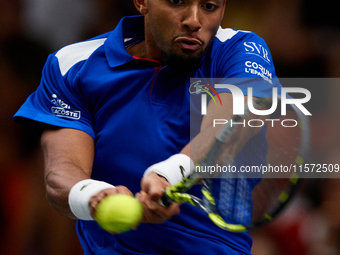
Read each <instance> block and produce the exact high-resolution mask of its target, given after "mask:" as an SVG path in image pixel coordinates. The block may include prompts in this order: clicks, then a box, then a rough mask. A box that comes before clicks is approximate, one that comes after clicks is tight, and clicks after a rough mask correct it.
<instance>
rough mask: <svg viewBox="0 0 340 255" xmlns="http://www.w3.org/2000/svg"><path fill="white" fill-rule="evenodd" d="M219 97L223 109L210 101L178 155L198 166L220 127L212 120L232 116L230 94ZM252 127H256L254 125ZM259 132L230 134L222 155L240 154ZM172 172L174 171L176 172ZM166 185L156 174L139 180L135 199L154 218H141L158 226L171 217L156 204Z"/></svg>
mask: <svg viewBox="0 0 340 255" xmlns="http://www.w3.org/2000/svg"><path fill="white" fill-rule="evenodd" d="M219 96H220V98H221V101H222V106H220V105H217V106H215V104H214V102H213V100H211V101H210V103H209V105H208V108H207V115H205V116H204V117H203V121H202V124H201V131H200V133H199V134H198V135H197V136H196V137H195V138H194V139H193V140H192V141H191V142H190V143H189V144H187V145H186V146H185V147H184V148H183V149H182V151H181V152H180V154H185V155H187V156H188V157H190V158H191V160H192V161H193V162H194V163H197V162H198V161H199V160H200V159H201V158H202V157H203V156H204V155H205V154H206V153H207V151H208V150H209V149H210V146H211V145H212V143H213V142H214V140H215V135H216V133H217V132H218V131H219V130H220V128H221V126H219V127H218V126H217V127H213V120H214V119H230V118H231V117H232V116H233V97H232V95H231V94H229V93H221V94H219ZM216 100H217V98H216ZM245 100H247V97H245ZM245 102H246V101H245ZM265 118H266V116H255V115H252V114H250V115H249V117H247V119H262V120H264V119H265ZM252 124H253V125H254V126H256V124H255V123H252ZM261 129H262V128H261V127H256V128H255V127H247V126H246V127H245V128H241V129H237V130H236V132H235V133H234V134H233V136H232V138H231V141H230V142H229V143H226V145H225V147H224V148H223V153H224V154H228V155H229V156H230V157H231V158H233V159H234V158H235V157H236V156H237V154H238V153H239V152H240V151H241V149H242V148H243V146H244V145H245V144H246V143H247V141H248V140H249V139H250V138H251V137H253V136H254V135H256V134H257V133H258V132H259V131H260V130H261ZM175 171H177V169H176V170H175ZM167 186H170V184H169V183H168V182H166V181H164V178H163V177H161V176H159V175H157V174H155V173H150V174H148V175H146V176H145V177H144V178H143V179H142V182H141V188H142V191H141V193H140V194H138V196H137V198H138V199H139V200H141V202H142V203H143V205H144V211H146V212H149V213H150V214H151V213H153V215H154V216H155V217H150V218H149V219H144V221H145V222H151V223H157V222H158V221H161V219H163V221H164V220H166V219H169V218H171V211H168V212H167V213H168V214H164V207H162V206H160V205H159V204H158V201H159V200H160V198H161V197H162V195H163V190H164V189H165V188H166V187H167ZM151 187H152V188H151ZM141 194H142V195H141ZM150 205H152V206H150ZM150 211H151V212H150ZM176 213H177V211H176ZM157 215H158V218H157ZM161 216H163V217H161Z"/></svg>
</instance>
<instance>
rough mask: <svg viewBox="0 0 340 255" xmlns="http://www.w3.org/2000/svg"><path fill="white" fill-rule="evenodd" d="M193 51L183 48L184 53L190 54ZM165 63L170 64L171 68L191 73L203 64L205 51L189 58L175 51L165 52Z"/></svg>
mask: <svg viewBox="0 0 340 255" xmlns="http://www.w3.org/2000/svg"><path fill="white" fill-rule="evenodd" d="M190 52H191V51H189V50H183V53H184V54H188V55H189V54H190ZM163 55H164V58H163V59H164V63H165V64H166V65H169V66H170V67H171V68H173V69H175V70H177V71H180V72H183V73H191V72H194V71H196V70H197V69H198V68H199V67H200V66H201V60H202V57H203V55H204V52H201V53H200V54H199V55H197V56H193V57H190V56H188V57H187V58H185V57H183V56H180V55H178V54H176V53H174V52H168V53H164V54H163Z"/></svg>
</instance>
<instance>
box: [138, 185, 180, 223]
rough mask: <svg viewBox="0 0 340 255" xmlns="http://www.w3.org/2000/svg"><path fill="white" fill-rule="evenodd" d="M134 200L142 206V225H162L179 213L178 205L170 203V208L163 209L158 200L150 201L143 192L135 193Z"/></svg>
mask: <svg viewBox="0 0 340 255" xmlns="http://www.w3.org/2000/svg"><path fill="white" fill-rule="evenodd" d="M136 198H137V199H138V200H139V201H140V202H141V203H142V205H143V209H144V213H143V219H142V222H144V223H163V222H165V221H166V220H168V219H170V218H171V217H173V216H174V215H176V214H178V213H179V212H180V208H179V204H178V203H172V204H171V205H170V206H168V207H164V206H162V205H160V204H159V203H158V201H159V200H157V201H153V200H151V199H150V198H149V197H148V195H147V193H146V192H144V191H141V192H140V193H137V194H136Z"/></svg>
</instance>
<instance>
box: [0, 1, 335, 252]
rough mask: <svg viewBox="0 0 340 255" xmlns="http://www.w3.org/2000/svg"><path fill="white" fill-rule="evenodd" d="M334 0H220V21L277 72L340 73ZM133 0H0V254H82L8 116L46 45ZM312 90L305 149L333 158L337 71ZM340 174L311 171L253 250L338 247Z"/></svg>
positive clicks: (104, 21)
mask: <svg viewBox="0 0 340 255" xmlns="http://www.w3.org/2000/svg"><path fill="white" fill-rule="evenodd" d="M336 4H337V2H336V1H334V0H324V1H322V2H320V1H316V0H308V1H307V0H286V1H275V0H274V1H273V0H257V1H252V0H241V1H240V0H228V1H227V9H226V13H225V18H224V20H223V23H222V26H223V27H232V28H237V29H241V30H248V31H254V32H256V33H257V34H258V35H260V36H261V37H263V38H264V39H265V41H266V42H267V44H268V46H269V48H270V50H271V53H272V56H273V59H274V63H275V67H276V73H277V76H278V77H280V78H338V77H339V76H340V19H339V18H338V15H337V5H336ZM134 14H137V11H136V10H135V9H134V6H133V3H132V1H118V0H0V106H1V107H0V108H1V109H2V110H1V112H0V131H1V133H2V134H3V135H2V136H1V137H0V176H1V178H0V226H1V228H0V254H6V255H7V254H8V255H31V254H34V255H40V254H41V255H43V254H44V255H46V254H48V255H54V254H58V255H60V254H63V255H71V254H72V255H77V254H82V249H81V247H80V244H79V241H78V239H77V236H76V231H75V221H72V220H69V219H67V218H65V217H62V216H60V215H59V214H58V213H57V212H56V211H55V210H54V209H53V208H52V207H50V206H49V205H48V203H47V200H46V198H45V191H44V184H43V165H42V158H41V152H40V148H39V141H38V137H36V135H35V134H34V133H32V132H31V131H30V130H27V129H26V128H24V127H22V126H20V125H19V124H16V123H15V122H14V121H13V120H12V119H11V118H12V116H13V115H14V113H15V112H16V111H17V110H18V108H19V107H20V105H21V104H22V103H23V102H24V101H25V99H26V98H27V97H28V95H29V94H30V93H32V92H33V91H34V90H35V89H36V87H37V86H38V85H39V80H40V76H41V70H42V67H43V65H44V62H45V60H46V58H47V55H48V54H49V53H52V52H54V51H56V50H58V49H59V48H61V47H63V46H65V45H67V44H70V43H74V42H77V41H79V40H83V39H88V38H91V37H93V36H96V35H99V34H101V33H104V32H107V31H110V30H112V29H114V27H115V26H116V25H117V23H118V21H119V20H120V18H121V17H123V16H126V15H134ZM331 81H332V82H331V84H326V85H325V84H320V85H319V86H316V85H310V86H309V84H301V87H306V88H307V89H309V90H310V91H311V93H312V98H313V100H312V101H313V102H315V103H313V104H312V105H311V106H310V107H311V108H308V109H309V110H310V111H311V112H312V114H313V116H312V118H311V124H312V133H313V141H312V156H313V159H314V160H316V161H317V163H339V162H340V159H339V155H340V132H339V130H340V123H339V122H340V118H339V117H340V116H339V109H340V100H339V99H338V97H339V96H340V87H339V86H338V85H337V81H338V80H337V79H332V80H331ZM339 212H340V181H339V179H337V178H333V179H319V180H317V179H315V180H311V181H310V182H308V185H305V186H304V187H303V188H302V190H301V191H300V195H299V196H298V197H297V198H296V199H295V201H294V202H293V203H292V205H291V206H290V207H289V208H288V210H286V212H285V213H284V214H283V215H282V217H280V218H279V219H278V220H277V221H276V222H275V223H274V224H272V225H270V226H268V227H265V228H263V229H261V230H259V231H256V232H253V233H251V234H252V236H253V238H254V247H253V253H254V255H267V254H268V255H287V254H290V255H295V254H299V255H304V254H306V255H314V254H318V255H333V254H340V217H339V216H338V215H339Z"/></svg>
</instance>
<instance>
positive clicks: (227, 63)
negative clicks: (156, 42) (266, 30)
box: [14, 16, 276, 255]
mask: <svg viewBox="0 0 340 255" xmlns="http://www.w3.org/2000/svg"><path fill="white" fill-rule="evenodd" d="M143 37H144V19H143V16H136V17H126V18H124V19H122V20H121V21H120V23H119V24H118V26H117V27H116V29H115V30H113V31H112V32H109V33H106V34H103V35H101V36H98V37H96V38H93V39H90V40H87V41H83V42H79V43H75V44H72V45H69V46H66V47H64V48H62V49H61V50H59V51H58V52H56V53H53V54H51V55H50V56H49V58H48V59H47V62H46V65H45V67H44V69H43V74H42V79H41V84H40V86H39V87H38V88H37V90H36V92H34V93H33V94H32V95H31V96H30V97H29V98H28V99H27V101H26V102H25V103H24V104H23V106H22V107H21V108H20V109H19V111H18V112H17V113H16V114H15V117H14V118H15V120H16V121H19V122H23V123H26V124H29V125H33V126H35V127H37V126H40V125H41V124H42V123H45V124H49V125H53V126H57V127H62V128H73V129H77V130H81V131H83V132H86V133H87V134H88V135H90V136H91V137H92V138H93V139H94V141H95V150H96V153H95V159H94V164H93V172H92V178H93V179H96V180H102V181H106V182H108V183H111V184H113V185H125V186H126V187H127V188H129V189H130V190H131V191H132V192H133V193H136V192H138V191H140V181H141V178H142V176H143V173H144V171H145V169H146V168H147V167H149V166H150V165H152V164H154V163H156V162H159V161H162V160H165V159H166V158H168V157H170V156H171V155H173V154H176V153H178V152H180V151H181V149H182V148H183V147H184V146H185V145H186V144H187V143H189V142H190V117H192V118H194V119H197V123H196V126H197V127H199V126H200V120H201V119H202V117H203V116H202V114H201V112H200V108H199V107H200V104H199V103H197V102H196V103H195V102H191V100H190V91H189V89H190V78H191V77H194V78H200V77H218V78H220V79H221V82H222V83H223V80H224V79H226V78H247V81H248V82H240V83H239V84H237V85H238V86H239V88H241V90H242V91H244V94H246V88H247V87H248V86H250V85H249V84H250V81H251V80H252V79H254V80H260V81H261V82H258V83H256V85H252V86H255V87H256V88H254V95H255V96H263V95H267V94H268V93H269V92H270V91H271V88H272V87H273V86H274V85H273V82H272V81H273V80H274V78H275V77H276V76H275V69H274V66H273V61H272V58H271V56H270V53H269V50H268V48H267V46H266V44H265V42H264V41H263V40H262V39H261V38H260V37H258V36H257V35H256V34H254V33H251V32H243V31H239V30H234V29H219V31H218V33H217V35H216V38H215V39H214V42H213V44H212V47H211V49H210V50H208V51H207V53H206V54H205V56H204V57H203V59H202V65H201V67H200V68H199V69H198V70H197V71H195V72H193V73H186V74H184V73H182V72H178V71H176V70H174V69H172V68H171V67H170V66H162V65H161V64H160V63H159V62H157V61H154V60H148V59H142V58H137V57H133V56H131V55H129V54H128V53H127V51H126V47H127V46H129V45H131V44H133V43H136V42H139V41H140V40H143ZM199 99H200V96H199V95H198V96H197V97H196V99H194V101H195V100H199ZM190 108H191V109H190ZM190 114H191V115H196V116H190ZM191 125H193V124H191ZM197 127H196V129H197V130H198V128H197ZM263 140H264V132H260V133H259V134H258V135H257V136H256V137H254V139H253V140H252V141H249V144H248V145H247V146H246V148H245V149H244V150H242V152H241V153H240V155H239V156H238V161H239V162H243V161H244V160H247V153H248V152H247V150H249V148H251V147H252V144H255V143H257V144H262V145H261V146H262V147H263V150H261V152H259V153H258V154H259V155H258V156H257V158H258V159H257V161H258V162H262V161H263V160H265V153H266V143H265V142H263ZM248 160H249V158H248ZM228 182H229V186H228V187H229V188H227V189H224V190H222V191H221V197H222V196H223V195H224V196H229V198H228V201H227V202H226V203H227V204H231V205H234V207H235V208H236V209H231V210H229V211H228V212H227V214H228V215H227V217H230V219H231V220H234V221H237V214H238V213H237V210H238V208H239V207H238V205H237V204H238V203H239V204H240V203H247V207H248V209H249V208H250V209H251V200H250V198H249V196H250V195H251V190H252V188H253V187H254V186H255V185H256V181H248V180H246V179H245V181H244V179H243V181H242V182H245V185H246V186H247V188H246V189H247V190H246V194H247V196H248V198H247V199H248V200H249V201H248V200H247V199H246V200H247V201H241V200H238V198H237V197H238V195H237V194H238V193H237V186H240V182H241V181H240V180H234V179H233V180H228ZM230 187H232V189H231V188H230ZM195 189H197V188H194V191H193V193H195V192H197V190H195ZM223 192H224V194H223ZM226 192H227V193H226ZM242 192H243V193H245V190H244V189H243V191H242ZM242 210H243V209H242ZM241 220H243V221H246V222H247V221H249V220H250V219H249V217H248V218H247V219H241ZM246 222H243V223H244V224H245V223H246ZM77 232H78V235H79V239H80V242H81V244H82V247H83V249H84V252H85V254H111V255H112V254H186V255H188V254H250V249H251V245H252V241H251V238H250V236H249V235H248V233H230V232H227V231H224V230H222V229H220V228H218V227H217V226H215V225H214V224H213V223H212V222H211V221H210V220H209V218H208V217H207V216H206V215H205V214H204V213H203V212H201V211H200V210H199V209H197V208H195V207H193V206H191V205H186V204H183V205H181V213H180V214H179V215H177V216H175V217H173V219H171V220H169V221H167V222H165V223H164V224H141V225H140V226H139V227H138V228H137V230H135V231H130V232H127V233H123V234H117V235H111V234H109V233H108V232H106V231H104V230H102V229H101V228H100V227H99V225H98V224H97V223H96V222H95V221H82V220H78V223H77Z"/></svg>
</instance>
